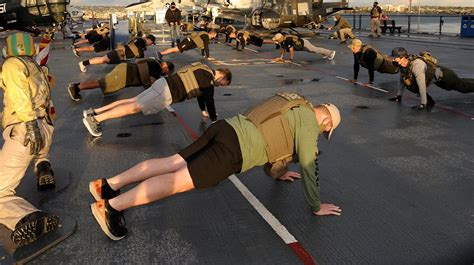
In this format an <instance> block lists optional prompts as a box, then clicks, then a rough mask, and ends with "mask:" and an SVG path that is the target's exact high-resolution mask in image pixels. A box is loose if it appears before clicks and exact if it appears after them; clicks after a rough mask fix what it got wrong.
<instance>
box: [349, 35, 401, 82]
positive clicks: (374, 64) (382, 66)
mask: <svg viewBox="0 0 474 265" xmlns="http://www.w3.org/2000/svg"><path fill="white" fill-rule="evenodd" d="M348 47H349V48H350V49H351V51H352V53H353V54H354V79H352V80H350V81H351V82H352V83H355V82H357V77H358V76H359V69H360V66H362V67H364V68H367V70H368V72H369V82H367V83H365V84H364V85H371V84H373V83H374V71H377V72H379V73H387V74H396V73H398V71H399V69H400V68H399V67H398V66H395V65H393V63H392V58H389V56H387V55H385V54H383V53H381V52H379V51H377V50H376V49H375V48H374V47H372V46H370V45H368V44H365V45H364V44H363V43H362V41H361V40H359V39H353V40H352V42H351V44H350V45H349V46H348Z"/></svg>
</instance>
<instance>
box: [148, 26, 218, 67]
mask: <svg viewBox="0 0 474 265" xmlns="http://www.w3.org/2000/svg"><path fill="white" fill-rule="evenodd" d="M216 37H217V33H216V32H215V31H210V32H209V33H207V32H205V31H198V32H193V33H192V34H191V36H190V37H187V38H185V39H183V41H181V42H180V43H179V44H178V45H177V47H174V48H168V49H166V50H164V51H161V52H158V53H157V56H158V58H159V59H160V60H161V59H162V58H163V55H167V54H172V53H177V52H180V53H183V52H185V51H189V50H192V49H195V48H198V49H200V50H201V53H202V56H203V57H204V58H206V59H211V60H212V59H213V58H209V42H210V41H211V40H212V39H214V38H216Z"/></svg>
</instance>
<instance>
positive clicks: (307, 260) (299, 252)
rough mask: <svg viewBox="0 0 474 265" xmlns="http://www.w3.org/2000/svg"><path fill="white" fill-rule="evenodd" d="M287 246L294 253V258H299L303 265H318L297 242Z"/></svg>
mask: <svg viewBox="0 0 474 265" xmlns="http://www.w3.org/2000/svg"><path fill="white" fill-rule="evenodd" d="M287 246H289V247H290V248H291V250H293V252H295V254H296V256H298V258H300V260H301V261H302V262H303V264H304V265H318V263H317V262H316V261H315V260H313V257H311V254H309V253H308V251H306V249H304V247H303V246H302V245H301V244H300V243H299V242H295V243H290V244H288V245H287Z"/></svg>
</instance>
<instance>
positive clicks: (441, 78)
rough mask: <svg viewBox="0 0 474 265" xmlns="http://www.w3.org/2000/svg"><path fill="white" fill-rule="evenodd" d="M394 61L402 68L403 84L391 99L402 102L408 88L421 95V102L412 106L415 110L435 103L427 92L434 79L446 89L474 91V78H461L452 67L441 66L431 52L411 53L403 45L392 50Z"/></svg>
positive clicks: (463, 91)
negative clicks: (404, 92) (404, 91)
mask: <svg viewBox="0 0 474 265" xmlns="http://www.w3.org/2000/svg"><path fill="white" fill-rule="evenodd" d="M392 56H393V57H395V59H394V61H395V63H396V64H398V65H399V66H400V67H401V68H402V71H401V81H402V82H401V83H402V84H401V86H400V88H399V90H398V93H397V96H396V97H394V98H391V99H389V100H391V101H396V102H401V101H402V95H403V90H404V89H405V88H407V89H408V90H410V91H411V92H413V93H416V94H419V95H420V104H418V105H415V106H413V107H412V109H414V110H424V109H426V108H427V107H432V106H434V105H435V101H434V100H433V98H432V97H431V96H430V95H429V94H428V93H427V89H428V86H429V85H430V84H431V82H432V81H433V80H434V83H435V85H437V86H438V87H440V88H442V89H445V90H448V91H450V90H455V91H458V92H461V93H474V79H472V78H459V76H458V75H457V74H456V73H455V72H454V71H453V70H451V69H449V68H447V67H444V66H440V65H438V64H437V60H436V59H435V58H433V57H432V56H431V54H429V53H426V52H424V53H421V54H420V55H409V54H408V52H407V50H406V49H405V48H403V47H397V48H394V49H393V50H392Z"/></svg>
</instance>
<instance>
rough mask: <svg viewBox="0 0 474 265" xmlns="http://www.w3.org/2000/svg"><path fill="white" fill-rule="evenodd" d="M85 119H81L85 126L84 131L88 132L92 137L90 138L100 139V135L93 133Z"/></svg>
mask: <svg viewBox="0 0 474 265" xmlns="http://www.w3.org/2000/svg"><path fill="white" fill-rule="evenodd" d="M86 119H87V118H84V119H82V123H84V126H86V129H87V130H88V131H89V133H90V134H91V135H92V136H95V137H100V136H102V133H95V132H94V131H93V130H92V128H91V127H90V125H89V123H88V122H87V120H86Z"/></svg>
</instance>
